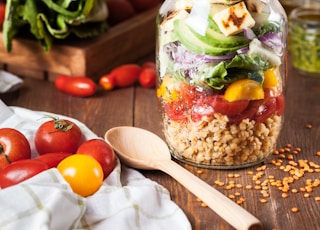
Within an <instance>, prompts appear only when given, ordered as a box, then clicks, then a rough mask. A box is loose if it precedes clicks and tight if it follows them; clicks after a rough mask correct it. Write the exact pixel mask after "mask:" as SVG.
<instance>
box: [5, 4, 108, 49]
mask: <svg viewBox="0 0 320 230" xmlns="http://www.w3.org/2000/svg"><path fill="white" fill-rule="evenodd" d="M6 12H7V13H6V17H5V21H4V24H3V40H4V45H5V47H6V49H7V51H8V52H10V51H11V49H12V39H13V38H14V37H15V36H17V35H19V34H20V33H26V32H27V33H29V34H31V35H32V36H33V37H34V38H35V39H37V40H38V41H39V43H40V44H41V46H42V47H43V48H44V50H46V51H49V50H50V48H51V46H52V43H53V40H54V39H64V38H66V37H68V36H69V35H70V34H74V35H75V36H77V37H80V38H86V37H92V36H96V35H99V34H101V33H103V32H104V31H105V30H106V29H107V23H106V19H107V16H108V11H107V8H106V4H105V0H7V3H6Z"/></svg>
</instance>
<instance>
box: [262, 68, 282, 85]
mask: <svg viewBox="0 0 320 230" xmlns="http://www.w3.org/2000/svg"><path fill="white" fill-rule="evenodd" d="M278 74H279V69H278V68H276V69H275V68H271V69H268V70H266V71H265V72H264V81H263V84H262V87H263V88H273V87H276V86H278V79H277V75H278Z"/></svg>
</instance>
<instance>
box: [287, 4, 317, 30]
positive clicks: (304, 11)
mask: <svg viewBox="0 0 320 230" xmlns="http://www.w3.org/2000/svg"><path fill="white" fill-rule="evenodd" d="M290 20H294V21H297V22H302V23H307V24H309V25H312V26H317V25H318V26H320V8H317V7H316V8H310V7H298V8H295V9H294V10H293V11H292V12H291V14H290Z"/></svg>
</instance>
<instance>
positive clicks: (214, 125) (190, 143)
mask: <svg viewBox="0 0 320 230" xmlns="http://www.w3.org/2000/svg"><path fill="white" fill-rule="evenodd" d="M163 129H164V135H165V138H166V140H167V143H168V145H169V148H170V150H171V152H172V154H173V155H174V156H175V157H176V158H178V159H183V160H186V161H191V162H193V163H196V164H203V165H208V166H240V165H243V164H250V163H254V162H258V161H261V160H263V159H264V158H266V157H267V156H269V155H270V154H271V153H272V151H273V150H274V149H275V147H276V142H277V138H278V136H279V133H280V130H281V116H276V115H274V116H272V117H270V118H268V119H267V120H266V121H265V122H263V123H256V122H255V121H253V120H249V119H244V120H243V121H242V122H241V123H239V124H232V125H229V124H228V117H227V116H222V115H219V114H216V115H215V117H214V118H208V117H203V119H202V120H201V121H200V122H193V121H189V122H174V121H171V120H170V119H169V118H168V117H164V119H163Z"/></svg>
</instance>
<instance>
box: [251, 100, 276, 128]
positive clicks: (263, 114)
mask: <svg viewBox="0 0 320 230" xmlns="http://www.w3.org/2000/svg"><path fill="white" fill-rule="evenodd" d="M276 110H277V100H276V98H275V97H270V98H266V99H264V100H262V103H261V104H260V106H259V108H258V110H257V112H256V114H255V116H254V120H255V121H256V122H258V123H262V122H265V121H266V120H267V119H268V118H269V117H271V116H272V115H273V114H274V113H275V112H276Z"/></svg>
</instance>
